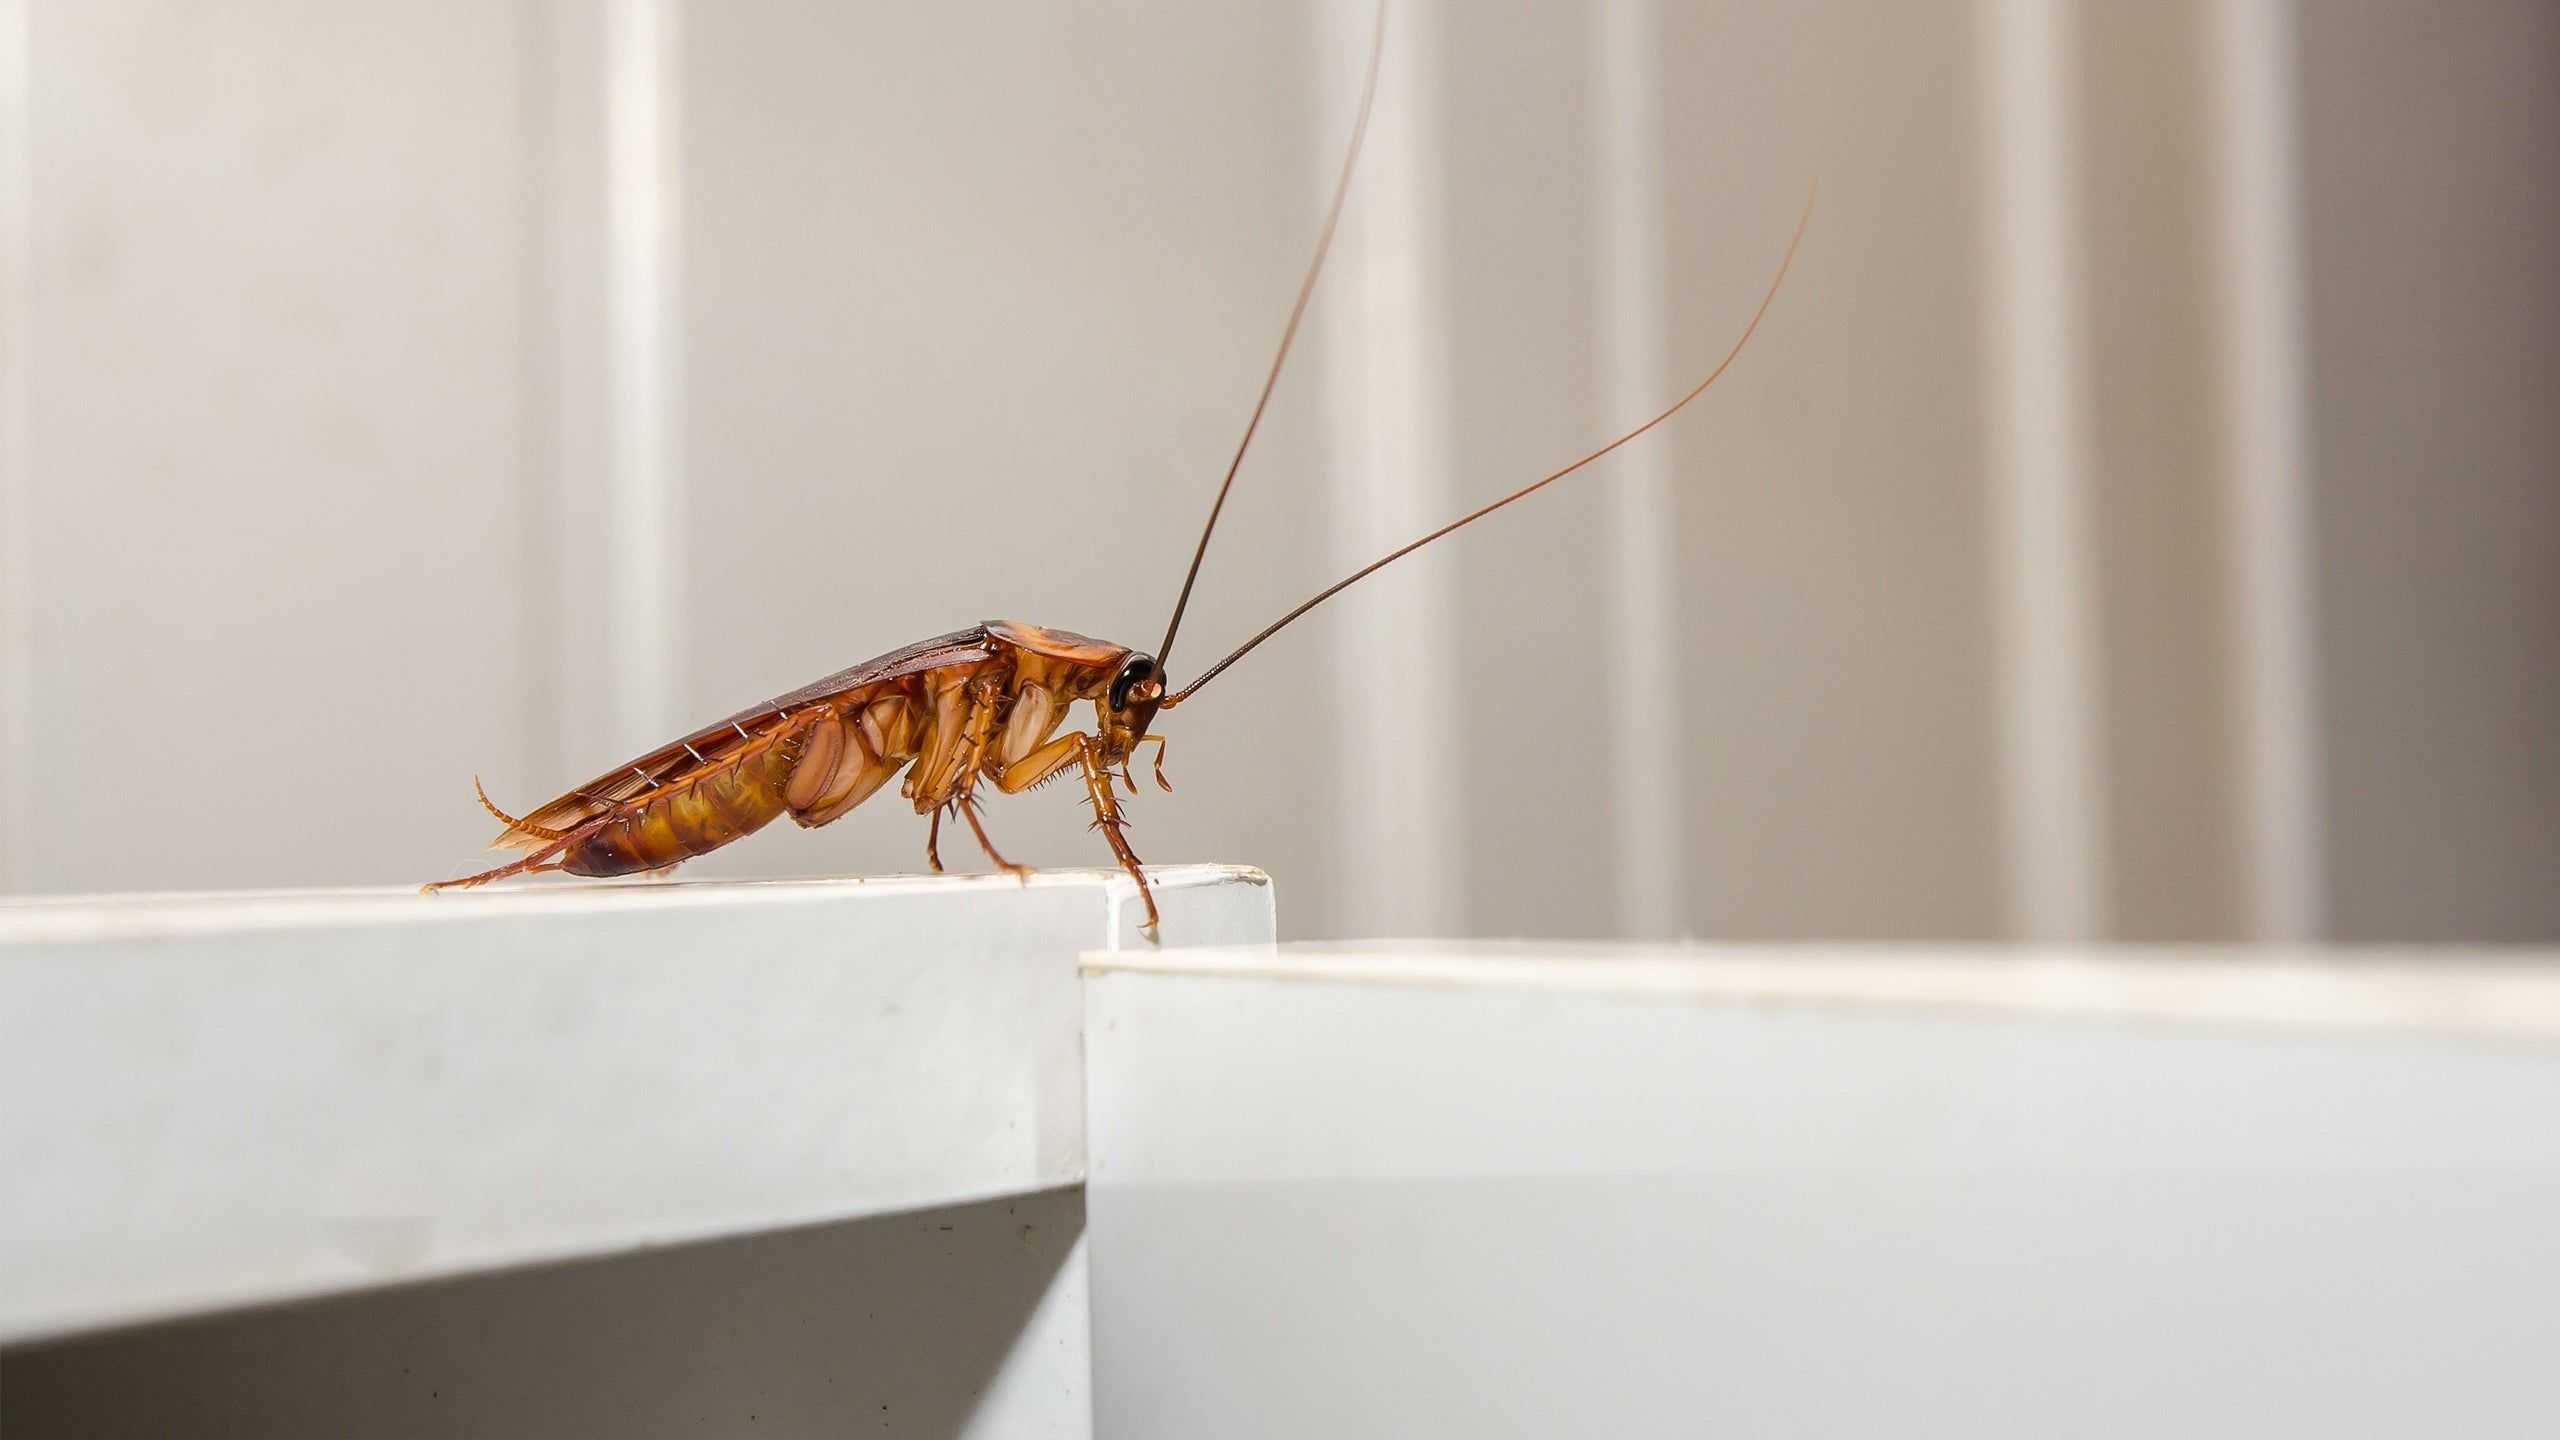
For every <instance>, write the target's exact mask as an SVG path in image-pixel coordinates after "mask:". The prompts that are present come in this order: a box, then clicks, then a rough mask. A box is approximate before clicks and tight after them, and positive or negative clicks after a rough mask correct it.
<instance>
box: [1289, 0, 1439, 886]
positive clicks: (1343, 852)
mask: <svg viewBox="0 0 2560 1440" xmlns="http://www.w3.org/2000/svg"><path fill="white" fill-rule="evenodd" d="M1443 10H1444V7H1443V6H1442V5H1441V4H1440V0H1412V3H1408V4H1404V5H1400V6H1396V7H1394V9H1393V11H1392V13H1390V14H1389V15H1388V17H1387V38H1386V50H1385V53H1384V54H1383V55H1382V56H1381V57H1380V60H1379V73H1378V98H1377V104H1376V107H1375V112H1374V114H1373V116H1372V118H1371V120H1370V124H1369V133H1368V136H1367V140H1366V144H1365V147H1364V148H1365V151H1366V153H1365V154H1363V155H1362V156H1361V159H1360V172H1359V174H1358V175H1357V176H1356V177H1355V178H1354V180H1353V182H1352V188H1351V193H1350V198H1349V201H1348V203H1347V204H1346V205H1345V206H1344V209H1343V218H1342V229H1341V238H1340V240H1339V241H1338V242H1337V243H1336V246H1335V255H1334V258H1333V260H1332V261H1331V263H1330V265H1329V266H1328V269H1329V270H1330V272H1331V273H1330V274H1328V275H1327V276H1326V278H1325V282H1324V289H1323V290H1322V291H1321V292H1320V308H1319V310H1318V314H1319V315H1320V316H1321V317H1322V321H1323V323H1322V325H1321V326H1320V327H1319V329H1320V344H1321V348H1320V349H1319V350H1318V351H1317V359H1318V363H1319V364H1321V366H1322V376H1323V387H1322V391H1321V394H1322V403H1323V407H1324V408H1323V416H1324V424H1325V440H1324V446H1325V475H1324V479H1325V485H1326V499H1327V501H1328V503H1329V504H1330V507H1331V511H1332V521H1333V544H1332V547H1331V562H1330V564H1331V569H1332V573H1331V574H1327V575H1322V576H1318V577H1315V578H1314V579H1313V580H1312V581H1310V582H1309V583H1306V584H1303V585H1301V586H1300V587H1299V588H1300V589H1302V590H1307V591H1312V590H1314V589H1316V588H1317V587H1318V586H1319V585H1321V584H1329V583H1331V582H1332V581H1333V580H1334V579H1335V578H1336V577H1337V576H1340V575H1342V574H1345V573H1347V572H1349V571H1351V570H1354V569H1357V568H1358V567H1360V566H1362V565H1365V564H1367V563H1369V562H1370V561H1372V560H1375V559H1377V558H1378V556H1380V555H1381V554H1384V553H1385V552H1387V551H1389V550H1392V549H1394V548H1395V547H1397V546H1399V545H1402V544H1404V543H1405V542H1407V541H1409V540H1411V539H1413V538H1414V537H1415V536H1417V535H1420V534H1422V533H1424V532H1425V531H1428V530H1430V529H1432V528H1434V527H1436V526H1439V525H1443V524H1446V523H1448V521H1449V520H1450V519H1451V518H1453V517H1454V516H1455V515H1457V514H1458V513H1459V512H1460V511H1462V510H1464V509H1466V508H1468V507H1467V506H1466V505H1462V504H1460V503H1459V502H1458V500H1457V494H1458V491H1457V486H1456V485H1455V483H1454V479H1455V477H1454V476H1453V475H1452V473H1451V465H1452V460H1451V456H1452V445H1453V439H1452V436H1451V433H1450V426H1451V422H1452V414H1451V408H1452V405H1453V403H1454V402H1453V399H1452V394H1451V387H1452V380H1451V375H1452V369H1453V365H1454V361H1455V357H1454V356H1453V355H1452V354H1451V352H1450V347H1449V344H1448V331H1449V316H1448V313H1447V306H1448V300H1447V294H1446V290H1447V277H1446V274H1445V270H1446V261H1445V258H1444V257H1445V256H1446V254H1447V244H1448V242H1447V239H1446V237H1445V235H1444V226H1445V225H1446V223H1447V213H1446V212H1447V196H1446V191H1447V187H1446V185H1445V183H1444V181H1443V175H1444V172H1445V170H1446V167H1447V163H1448V161H1447V153H1446V152H1447V146H1448V138H1447V136H1446V135H1445V134H1444V133H1443V126H1442V113H1443V108H1444V105H1445V101H1444V99H1443V97H1442V93H1441V76H1440V65H1441V47H1442V43H1443V42H1442V38H1441V30H1442V27H1443V26H1445V25H1446V24H1448V23H1449V17H1448V16H1447V15H1445V14H1444V13H1443ZM1376 14H1377V7H1376V5H1375V4H1374V3H1373V0H1321V3H1319V4H1318V5H1316V6H1315V7H1314V10H1313V19H1314V26H1313V29H1314V33H1315V36H1316V43H1315V44H1314V45H1313V46H1312V47H1311V56H1312V60H1311V63H1312V64H1313V65H1314V66H1315V69H1316V83H1315V84H1314V86H1313V92H1314V94H1315V96H1316V97H1317V103H1316V105H1315V106H1314V110H1313V114H1314V133H1315V134H1316V135H1318V136H1320V137H1322V138H1320V139H1318V140H1316V141H1314V142H1313V143H1312V144H1311V146H1310V152H1311V153H1312V154H1314V155H1316V156H1319V157H1321V158H1320V159H1319V161H1318V163H1317V165H1316V166H1315V174H1316V176H1317V179H1316V180H1315V182H1314V183H1317V184H1320V185H1321V186H1322V187H1323V189H1322V191H1320V192H1319V193H1329V192H1330V191H1331V190H1332V188H1333V183H1334V176H1335V175H1336V174H1337V173H1338V172H1339V170H1340V166H1341V158H1340V157H1341V149H1340V146H1341V143H1342V140H1343V138H1345V137H1347V136H1348V135H1349V133H1350V125H1351V116H1352V114H1353V113H1354V111H1355V110H1356V109H1357V108H1358V105H1359V96H1360V80H1361V75H1362V65H1361V62H1362V61H1363V60H1365V59H1366V58H1367V48H1368V44H1369V38H1370V36H1371V34H1372V33H1373V31H1374V29H1375V17H1376ZM1301 393H1305V392H1303V391H1302V392H1301ZM1266 483H1267V482H1266ZM1457 574H1458V572H1457V568H1456V560H1455V557H1454V556H1453V555H1452V554H1451V553H1450V552H1449V551H1448V550H1447V549H1446V548H1438V547H1435V550H1434V551H1432V552H1426V553H1424V554H1419V555H1415V556H1413V557H1411V558H1410V559H1407V560H1404V561H1400V562H1398V563H1397V564H1396V565H1395V566H1393V567H1392V568H1390V569H1388V570H1386V571H1383V572H1381V573H1379V574H1377V575H1375V576H1372V577H1371V578H1369V579H1367V580H1363V581H1362V582H1360V585H1359V587H1358V588H1357V589H1356V590H1355V591H1354V592H1352V593H1351V594H1347V595H1345V596H1343V597H1342V598H1341V599H1340V600H1337V601H1333V602H1329V603H1328V605H1327V609H1328V610H1330V611H1333V612H1334V613H1332V614H1329V615H1327V616H1325V619H1324V622H1322V623H1321V624H1320V625H1319V626H1318V627H1313V628H1316V629H1317V634H1318V635H1321V636H1325V637H1327V639H1326V641H1325V642H1323V643H1327V644H1328V646H1329V648H1330V649H1331V650H1332V651H1333V656H1334V661H1333V665H1332V667H1331V673H1330V675H1329V676H1328V677H1327V679H1326V683H1325V699H1326V702H1327V704H1328V706H1329V708H1330V710H1331V719H1332V727H1333V728H1332V733H1333V740H1334V753H1333V757H1332V759H1331V761H1330V763H1329V764H1328V765H1327V766H1326V769H1327V770H1328V772H1329V773H1330V775H1331V778H1332V782H1333V785H1334V787H1335V795H1336V800H1335V804H1336V806H1337V808H1338V810H1339V813H1340V814H1341V815H1342V816H1343V817H1344V820H1345V824H1344V834H1343V836H1342V843H1341V844H1340V845H1339V846H1338V847H1337V848H1336V850H1335V851H1334V856H1333V860H1334V875H1333V876H1332V883H1333V885H1334V886H1335V887H1336V888H1337V889H1338V890H1339V891H1340V893H1341V895H1342V897H1343V901H1342V904H1343V909H1344V911H1345V913H1347V914H1351V915H1357V916H1360V917H1362V919H1363V921H1364V923H1367V924H1370V925H1374V926H1376V927H1378V928H1380V929H1383V930H1387V931H1390V932H1402V933H1409V934H1437V933H1442V932H1445V931H1446V930H1448V929H1449V928H1451V927H1453V926H1455V925H1456V924H1458V923H1459V915H1458V899H1459V880H1460V877H1461V876H1462V875H1463V874H1464V873H1465V865H1466V837H1465V836H1463V835H1461V834H1453V833H1450V832H1449V830H1448V829H1447V828H1446V827H1445V826H1443V825H1441V824H1440V823H1438V817H1440V816H1443V815H1447V814H1450V813H1453V811H1454V810H1455V808H1456V806H1457V803H1458V793H1457V790H1458V786H1459V784H1460V783H1461V780H1462V776H1461V766H1460V764H1459V763H1458V760H1457V757H1456V756H1454V755H1453V754H1452V753H1451V750H1450V747H1449V746H1448V744H1447V743H1446V742H1445V740H1444V739H1443V738H1442V737H1443V735H1444V733H1445V730H1446V727H1447V726H1448V724H1449V713H1448V712H1449V697H1450V696H1451V695H1453V694H1455V693H1457V691H1458V688H1459V687H1458V684H1457V664H1456V661H1455V658H1454V656H1453V654H1452V651H1451V648H1450V645H1449V643H1448V642H1449V636H1450V635H1451V634H1452V633H1453V632H1454V630H1455V627H1456V625H1457V623H1458V616H1459V614H1460V613H1461V607H1460V603H1459V595H1458V582H1457ZM1293 638H1294V639H1296V640H1297V641H1298V642H1299V643H1302V644H1304V643H1307V642H1308V641H1310V640H1312V639H1314V638H1315V637H1312V636H1297V637H1293ZM1255 659H1256V660H1257V661H1259V660H1262V659H1263V657H1262V656H1260V655H1257V656H1255Z"/></svg>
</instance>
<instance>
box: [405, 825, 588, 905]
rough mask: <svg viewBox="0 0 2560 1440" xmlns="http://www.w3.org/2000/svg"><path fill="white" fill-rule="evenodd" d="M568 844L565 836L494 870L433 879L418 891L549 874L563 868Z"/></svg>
mask: <svg viewBox="0 0 2560 1440" xmlns="http://www.w3.org/2000/svg"><path fill="white" fill-rule="evenodd" d="M568 846H569V840H568V837H566V836H563V837H562V838H561V839H559V840H556V841H554V842H553V843H551V844H549V845H546V846H544V847H543V848H542V849H539V850H536V851H534V852H533V853H532V854H530V855H527V856H526V857H524V858H523V859H521V860H518V861H515V862H513V863H511V864H506V865H501V866H499V867H497V868H496V869H494V870H483V871H481V872H480V873H479V874H477V875H465V876H463V877H461V878H460V879H458V880H436V881H432V882H430V883H428V884H425V885H421V886H419V887H418V893H419V894H421V895H433V894H434V893H436V892H437V891H439V890H469V889H471V888H473V887H474V886H479V885H486V884H488V883H489V882H490V881H492V880H504V879H506V878H507V877H508V876H510V875H547V874H550V873H551V872H552V871H554V870H558V869H561V868H563V864H562V862H561V861H560V860H559V859H558V858H557V857H558V856H559V854H560V852H561V851H562V850H565V849H567V848H568Z"/></svg>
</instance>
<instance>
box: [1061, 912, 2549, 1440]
mask: <svg viewBox="0 0 2560 1440" xmlns="http://www.w3.org/2000/svg"><path fill="white" fill-rule="evenodd" d="M1086 973H1087V977H1088V978H1087V993H1086V1023H1087V1027H1088V1030H1087V1034H1088V1041H1087V1044H1088V1056H1087V1067H1088V1077H1089V1078H1088V1085H1089V1094H1088V1115H1089V1123H1090V1126H1091V1135H1090V1143H1091V1146H1092V1156H1093V1161H1092V1167H1091V1174H1090V1176H1089V1178H1088V1182H1087V1196H1086V1204H1087V1226H1088V1234H1089V1236H1090V1245H1091V1265H1092V1267H1093V1273H1094V1275H1095V1277H1096V1283H1095V1286H1094V1306H1095V1309H1094V1317H1093V1330H1094V1333H1093V1344H1094V1348H1095V1354H1096V1355H1097V1357H1099V1360H1100V1363H1099V1364H1098V1365H1097V1367H1096V1372H1095V1421H1096V1426H1095V1428H1096V1431H1097V1433H1105V1434H1113V1435H1122V1436H1133V1437H1144V1436H1153V1435H1164V1436H1180V1435H1192V1434H1204V1433H1212V1432H1214V1433H1220V1434H1226V1435H1236V1436H1255V1435H1273V1436H1281V1435H1305V1434H1323V1435H1332V1436H1365V1435H1380V1436H1385V1435H1400V1434H1420V1433H1440V1434H1467V1435H1484V1436H1494V1435H1521V1436H1530V1435H1555V1434H1607V1435H1627V1436H1642V1435H1686V1434H1702V1433H1735V1434H1749V1433H1766V1432H1770V1431H1784V1432H1786V1433H1805V1434H1844V1435H1849V1434H1880V1433H1898V1432H1902V1431H1908V1430H1911V1429H1913V1428H1915V1427H1916V1428H1918V1429H1921V1430H1923V1431H1926V1432H1929V1433H1940V1434H1964V1435H2052V1434H2126V1435H2135V1434H2188V1433H2210V1434H2231V1433H2249V1434H2340V1433H2354V1434H2411V1433H2462V1434H2493V1433H2495V1434H2503V1433H2539V1432H2540V1430H2541V1429H2543V1428H2547V1426H2545V1425H2543V1424H2542V1422H2543V1420H2544V1418H2545V1417H2546V1416H2547V1414H2548V1408H2549V1407H2548V1389H2549V1385H2548V1373H2549V1367H2548V1363H2547V1356H2548V1355H2549V1353H2550V1350H2551V1347H2552V1345H2553V1343H2554V1341H2555V1339H2560V1329H2555V1327H2554V1325H2553V1323H2552V1322H2551V1320H2550V1318H2549V1316H2550V1308H2551V1307H2550V1297H2551V1296H2552V1295H2553V1294H2554V1293H2555V1292H2560V1241H2555V1239H2554V1238H2553V1237H2554V1229H2553V1225H2552V1222H2551V1217H2552V1215H2553V1213H2554V1206H2555V1205H2560V1125H2555V1123H2554V1118H2553V1117H2555V1116H2560V956H2554V955H2552V954H2549V953H2532V954H2526V953H2507V954H2500V953H2496V952H2473V953H2455V952H2402V953H2398V954H2352V955H2338V954H2322V953H2319V952H2311V951H2301V952H2290V953H2281V954H2274V955H2264V954H2250V953H2247V952H2209V951H2157V952H2141V951H2134V952H2113V953H2109V952H2096V953H2082V954H2078V955H2061V954H2037V953H2034V952H2023V951H2011V950H1997V949H1973V950H1960V949H1951V948H1937V949H1868V950H1862V949H1857V948H1852V947H1835V946H1798V947H1763V948H1747V949H1709V950H1679V949H1610V948H1600V947H1561V946H1553V945H1511V946H1449V945H1401V946H1335V945H1307V946H1283V947H1278V948H1272V947H1249V948H1243V949H1236V950H1227V951H1216V952H1210V951H1198V952H1193V951H1185V952H1166V953H1164V954H1162V955H1142V954H1132V953H1128V952H1122V953H1118V954H1111V955H1100V956H1095V957H1091V958H1090V959H1089V960H1088V962H1087V964H1086Z"/></svg>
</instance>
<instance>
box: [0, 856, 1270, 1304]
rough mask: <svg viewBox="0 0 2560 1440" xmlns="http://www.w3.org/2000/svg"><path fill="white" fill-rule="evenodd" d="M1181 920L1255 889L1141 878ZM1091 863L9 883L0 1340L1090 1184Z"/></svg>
mask: <svg viewBox="0 0 2560 1440" xmlns="http://www.w3.org/2000/svg"><path fill="white" fill-rule="evenodd" d="M1150 878H1151V879H1152V881H1153V882H1154V885H1155V889H1156V894H1157V897H1158V899H1159V901H1160V902H1161V904H1162V905H1163V909H1164V922H1165V924H1164V928H1165V933H1166V936H1167V938H1168V939H1171V940H1174V941H1177V942H1181V941H1201V942H1214V941H1223V942H1237V941H1253V940H1267V939H1268V938H1269V937H1270V936H1271V934H1272V907H1271V895H1270V890H1269V888H1268V882H1267V881H1266V880H1265V879H1264V878H1263V877H1262V876H1261V874H1260V873H1259V872H1257V871H1252V870H1247V869H1241V868H1230V867H1216V866H1193V867H1167V868H1163V869H1156V870H1151V871H1150ZM1135 920H1136V906H1135V890H1134V887H1133V886H1132V884H1131V882H1130V881H1129V880H1128V879H1127V877H1125V876H1123V875H1120V874H1119V873H1118V872H1116V871H1056V872H1049V873H1045V874H1041V875H1038V876H1035V877H1034V878H1033V879H1032V880H1031V881H1030V883H1029V884H1028V885H1022V884H1017V883H1016V882H1014V881H1012V880H1009V879H1005V878H1003V877H1000V876H999V877H986V876H975V877H950V878H919V877H898V878H889V879H877V880H839V881H791V882H768V883H749V884H739V883H704V884H688V883H682V882H676V883H659V884H648V883H642V884H622V885H541V886H532V887H525V888H521V889H514V890H500V891H491V892H480V893H473V894H463V895H452V894H447V895H436V896H421V895H419V894H417V893H415V892H414V891H407V890H399V891H391V890H384V891H330V892H306V893H267V894H238V895H178V896H130V897H103V898H95V899H76V900H44V901H15V902H9V903H6V904H0V1093H5V1094H6V1095H7V1097H8V1100H7V1105H6V1108H5V1110H0V1156H5V1157H6V1164H5V1169H4V1170H0V1340H23V1339H28V1338H35V1337H42V1336H49V1335H58V1334H62V1333H66V1332H69V1331H74V1330H80V1329H86V1328H91V1327H96V1326H100V1325H108V1324H116V1323H124V1322H131V1321H139V1320H147V1319H157V1318H165V1317H168V1316H173V1315H180V1314H188V1313H196V1312H201V1311H206V1310H211V1309H219V1308H227V1307H232V1306H238V1305H244V1304H252V1303H260V1302H267V1301H275V1300H282V1299H289V1298H295V1297H300V1296H308V1295H315V1294H321V1293H328V1292H334V1291H343V1290H349V1289H359V1288H365V1287H370V1286H375V1285H380V1284H386V1283H392V1282H406V1281H415V1280H423V1279H429V1278H435V1277H440V1276H447V1275H454V1274H459V1273H465V1272H469V1271H476V1270H484V1269H489V1268H494V1267H499V1266H506V1265H514V1264H522V1263H527V1262H535V1261H550V1260H562V1259H570V1258H579V1257H586V1256H594V1255H602V1254H610V1253H615V1252H618V1251H623V1250H628V1249H631V1248H634V1247H640V1246H646V1245H654V1244H661V1243H667V1242H672V1241H681V1240H694V1239H704V1238H710V1237H714V1236H721V1235H733V1234H741V1233H748V1232H753V1231H760V1230H768V1229H773V1228H778V1227H781V1226H787V1225H794V1224H802V1223H814V1222H822V1221H831V1220H842V1219H851V1218H856V1217H860V1216H865V1215H873V1214H881V1213H886V1212H890V1211H897V1210H911V1209H917V1208H922V1207H927V1206H934V1205H942V1204H949V1203H955V1202H961V1201H967V1200H974V1199H982V1198H987V1197H991V1196H998V1195H1007V1194H1018V1193H1027V1192H1030V1191H1035V1190H1041V1189H1046V1188H1051V1187H1055V1186H1059V1185H1066V1184H1072V1183H1075V1182H1077V1181H1079V1180H1081V1179H1082V1178H1083V1175H1084V1165H1085V1157H1084V1120H1083V1093H1084V1091H1083V1076H1082V1070H1081V1042H1080V1038H1079V1036H1080V1027H1081V1024H1082V1007H1081V1000H1080V996H1079V992H1078V983H1077V977H1076V965H1075V957H1076V955H1077V954H1078V953H1079V952H1083V951H1089V950H1093V949H1095V948H1097V947H1099V948H1101V949H1104V950H1109V949H1112V948H1115V947H1119V946H1124V945H1130V944H1144V943H1145V942H1144V941H1143V940H1141V939H1139V938H1138V937H1137V934H1136V930H1135Z"/></svg>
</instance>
